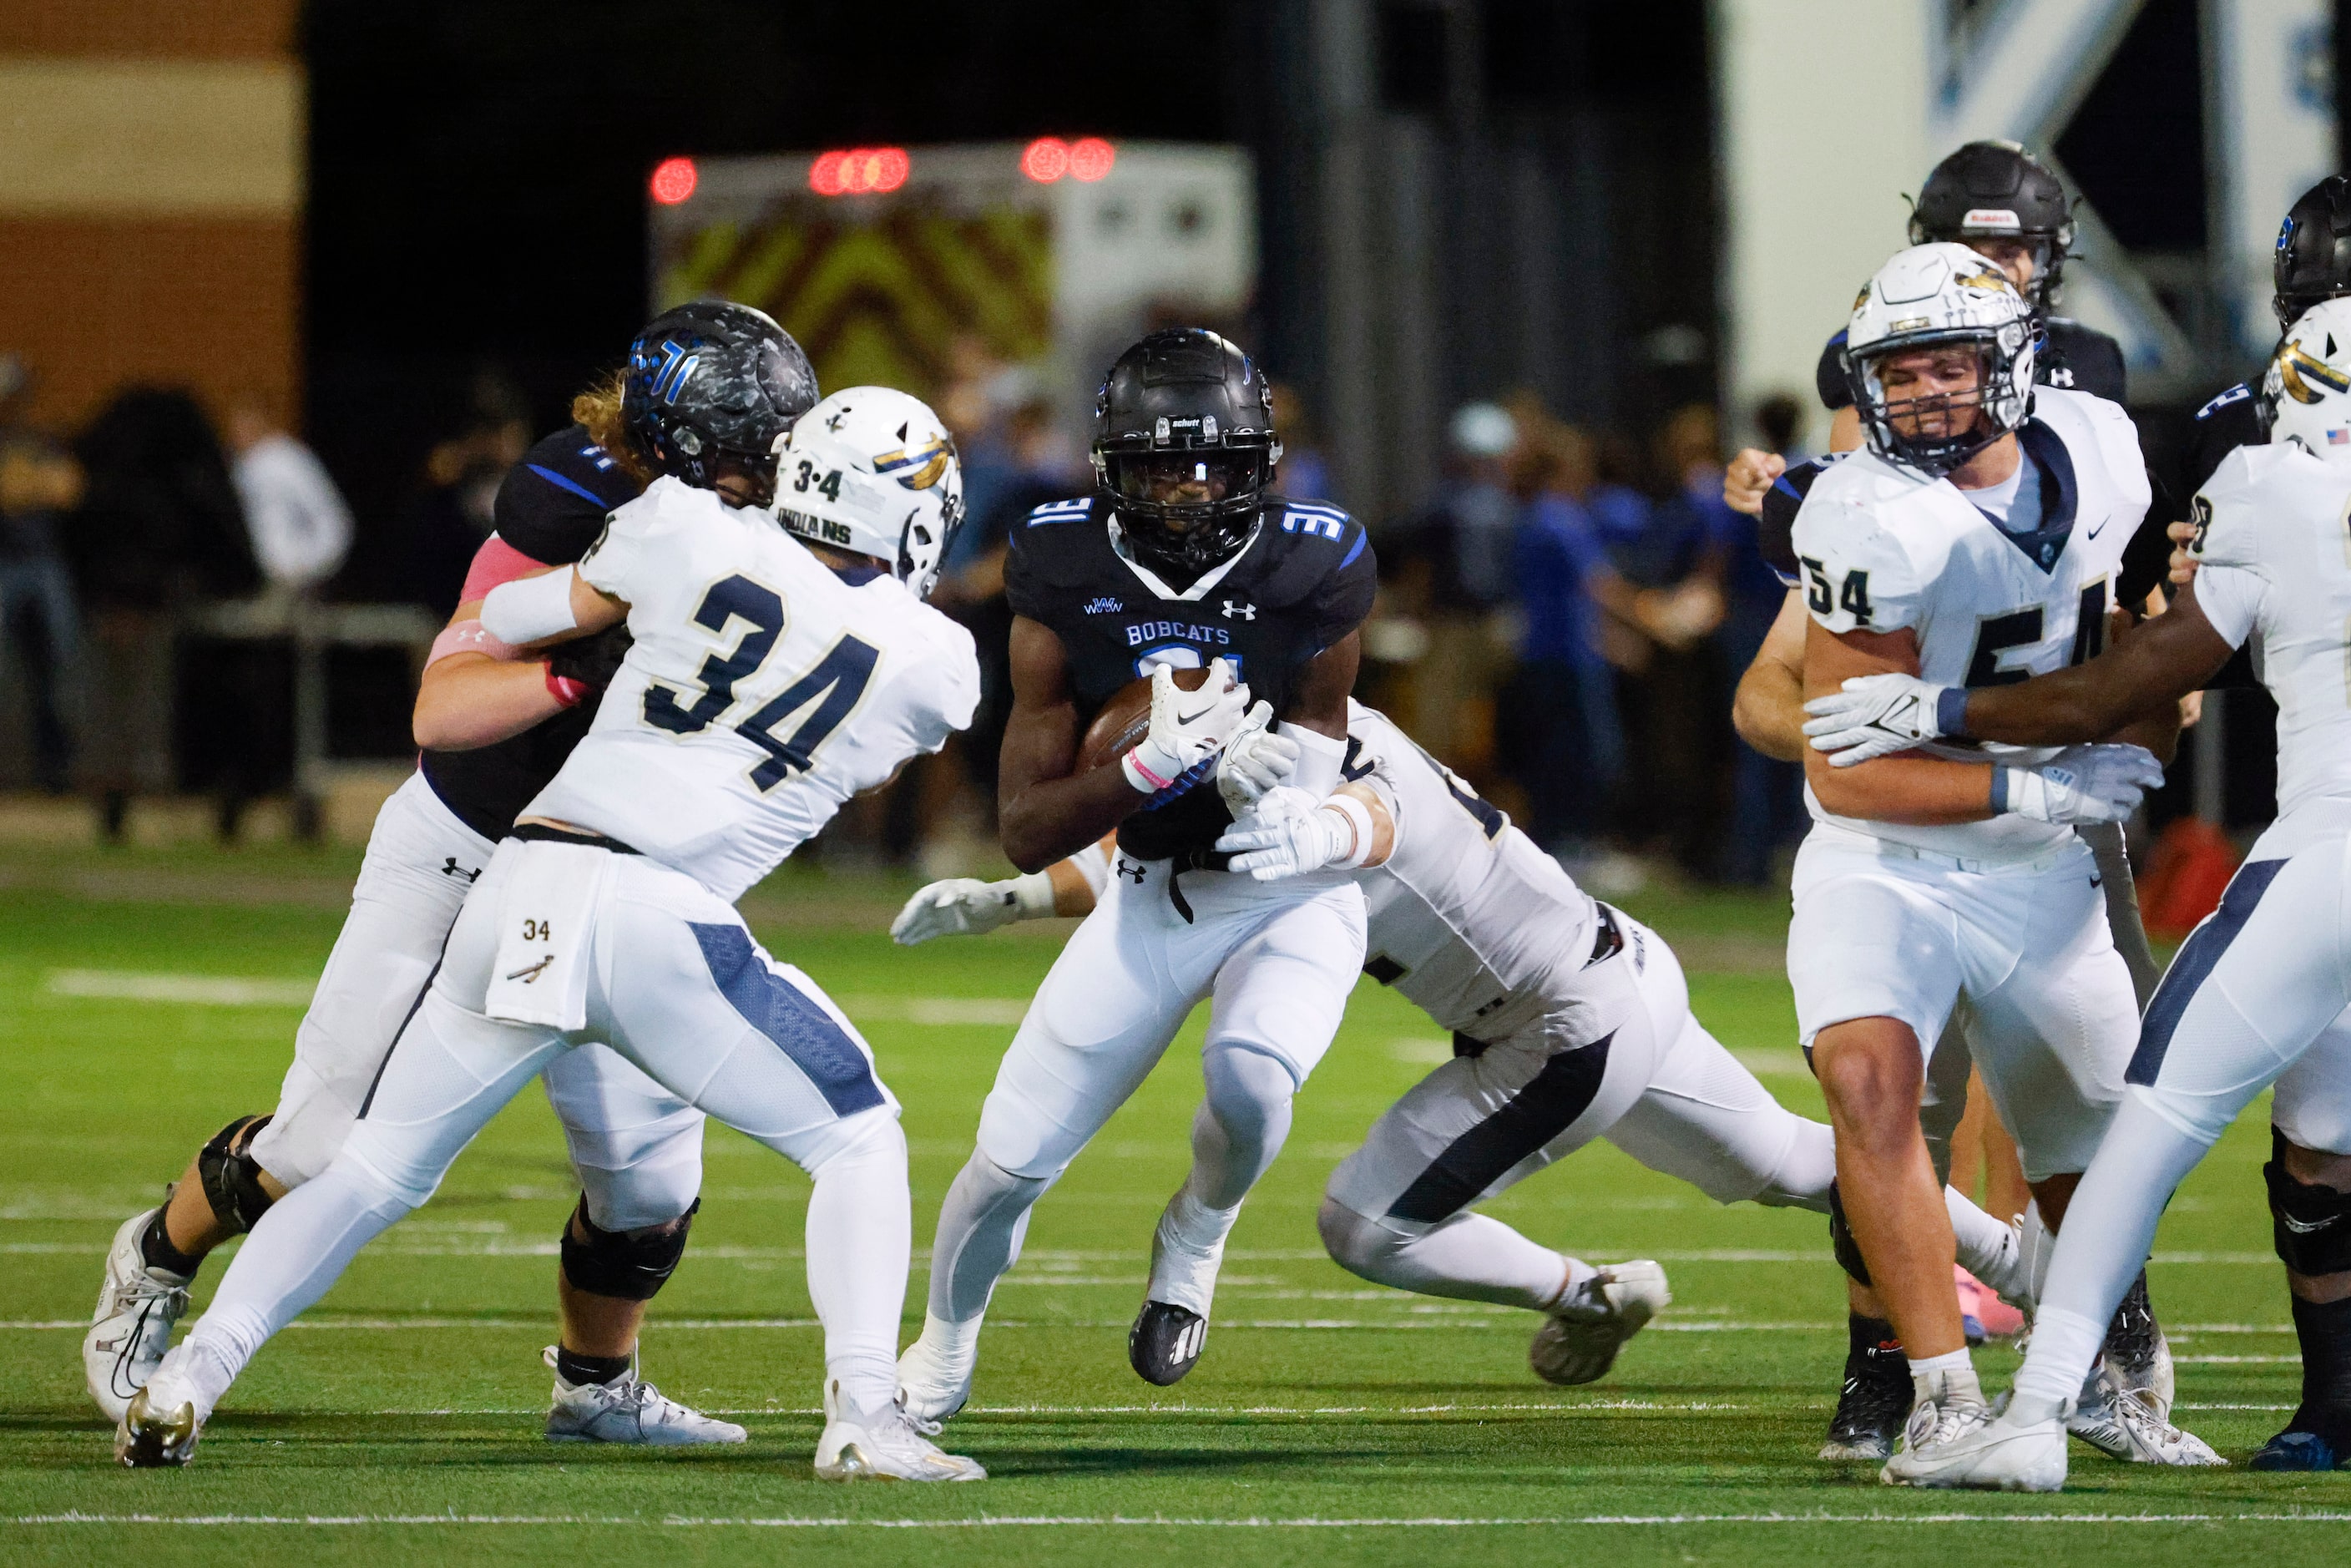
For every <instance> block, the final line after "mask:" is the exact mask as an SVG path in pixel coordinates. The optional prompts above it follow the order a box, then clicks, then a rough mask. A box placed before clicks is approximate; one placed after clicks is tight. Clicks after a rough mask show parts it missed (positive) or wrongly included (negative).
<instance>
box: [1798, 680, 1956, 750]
mask: <svg viewBox="0 0 2351 1568" xmlns="http://www.w3.org/2000/svg"><path fill="white" fill-rule="evenodd" d="M1952 693H1957V694H1958V695H1959V700H1960V701H1961V702H1962V703H1964V702H1965V701H1966V700H1967V694H1966V691H1965V690H1964V688H1960V687H1956V686H1937V685H1928V683H1926V682H1925V681H1922V680H1920V679H1919V678H1918V677H1917V676H1916V675H1902V674H1886V675H1855V677H1854V678H1853V679H1852V680H1849V681H1847V682H1845V684H1844V689H1843V690H1841V691H1834V692H1831V693H1829V694H1828V695H1826V696H1818V697H1814V698H1813V700H1812V701H1810V702H1808V703H1806V704H1805V705H1804V711H1805V712H1806V713H1808V714H1811V715H1812V718H1810V719H1808V720H1807V721H1805V724H1804V733H1805V734H1806V735H1808V736H1810V737H1812V743H1813V750H1814V751H1825V752H1828V753H1829V754H1830V756H1829V762H1830V764H1831V766H1833V767H1837V768H1852V767H1855V766H1857V765H1859V764H1861V763H1864V762H1867V761H1868V760H1870V758H1875V757H1888V756H1891V755H1893V754H1894V753H1895V752H1897V751H1908V750H1909V749H1910V748H1911V747H1917V746H1923V745H1925V744H1926V743H1927V742H1928V741H1930V740H1938V739H1940V738H1941V737H1944V736H1946V735H1949V734H1951V733H1952V732H1953V729H1955V728H1956V726H1954V727H1952V728H1946V727H1944V724H1943V722H1942V721H1943V714H1942V712H1941V710H1942V708H1943V707H1944V706H1946V702H1945V698H1946V696H1947V695H1949V694H1952Z"/></svg>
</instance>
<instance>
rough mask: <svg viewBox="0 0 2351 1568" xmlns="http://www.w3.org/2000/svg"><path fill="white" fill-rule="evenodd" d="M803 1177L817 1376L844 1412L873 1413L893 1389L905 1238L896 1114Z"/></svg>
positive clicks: (902, 1157)
mask: <svg viewBox="0 0 2351 1568" xmlns="http://www.w3.org/2000/svg"><path fill="white" fill-rule="evenodd" d="M809 1175H810V1176H811V1177H812V1178H813V1179H814V1185H813V1186H812V1187H811V1188H810V1193H809V1207H808V1226H807V1235H808V1286H809V1300H810V1303H811V1304H812V1305H814V1306H815V1308H816V1315H817V1321H818V1322H821V1323H822V1324H823V1325H824V1370H825V1376H826V1377H827V1378H828V1379H830V1380H831V1381H832V1382H833V1383H834V1384H835V1385H838V1386H839V1388H840V1390H841V1399H842V1402H843V1404H844V1406H846V1407H847V1408H850V1409H853V1410H858V1411H863V1412H868V1413H871V1412H875V1411H880V1410H882V1409H883V1408H885V1407H886V1406H889V1405H890V1404H891V1402H892V1401H893V1399H895V1398H896V1396H897V1393H898V1314H899V1312H901V1311H902V1310H903V1309H904V1306H905V1301H906V1268H907V1257H908V1253H909V1251H910V1249H911V1247H912V1242H913V1232H914V1216H913V1213H912V1207H913V1205H912V1202H911V1200H910V1199H909V1197H908V1196H907V1191H906V1135H905V1134H904V1132H903V1131H901V1130H900V1128H899V1126H898V1121H897V1118H896V1117H895V1116H890V1115H876V1116H875V1117H874V1120H873V1121H872V1122H871V1123H870V1124H868V1126H867V1128H866V1130H865V1133H864V1134H863V1135H862V1137H861V1138H859V1139H858V1140H857V1141H856V1142H855V1143H853V1144H852V1145H850V1146H849V1147H847V1148H843V1149H841V1150H839V1151H837V1152H835V1153H834V1154H832V1155H830V1156H829V1157H828V1158H827V1159H826V1160H825V1161H824V1163H823V1164H821V1165H819V1166H815V1167H814V1168H813V1169H812V1170H810V1172H809Z"/></svg>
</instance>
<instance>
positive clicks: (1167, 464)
mask: <svg viewBox="0 0 2351 1568" xmlns="http://www.w3.org/2000/svg"><path fill="white" fill-rule="evenodd" d="M1103 446H1104V448H1105V450H1103V451H1101V452H1099V453H1097V454H1096V455H1095V459H1094V462H1095V466H1096V470H1097V472H1098V473H1099V475H1100V476H1101V482H1102V488H1103V489H1104V490H1106V491H1107V492H1109V494H1110V497H1111V502H1112V505H1113V507H1114V508H1115V509H1116V511H1117V513H1118V517H1119V520H1120V522H1121V523H1122V524H1123V525H1124V528H1125V538H1126V544H1127V549H1130V550H1131V551H1133V552H1134V555H1135V557H1136V558H1137V559H1140V560H1141V561H1142V562H1143V563H1144V565H1146V566H1150V567H1152V568H1154V569H1155V570H1165V571H1167V572H1168V573H1169V574H1170V575H1181V576H1183V577H1184V578H1185V579H1186V581H1190V580H1196V579H1197V578H1198V577H1199V576H1200V575H1201V574H1202V573H1203V572H1206V571H1207V570H1210V569H1211V568H1213V567H1215V566H1217V564H1219V563H1220V562H1223V561H1226V560H1228V559H1231V558H1232V557H1233V555H1234V554H1235V553H1236V552H1238V550H1239V549H1240V548H1241V547H1242V546H1243V545H1244V544H1246V543H1247V542H1248V540H1249V529H1250V528H1251V527H1252V526H1254V524H1255V523H1256V520H1257V514H1258V510H1259V507H1261V506H1262V505H1263V501H1264V491H1265V487H1266V486H1268V485H1269V484H1270V483H1271V482H1272V478H1273V455H1274V453H1275V451H1276V450H1277V449H1276V448H1274V447H1273V446H1271V445H1270V444H1267V443H1264V442H1262V441H1259V442H1254V443H1249V444H1243V443H1241V442H1234V443H1233V444H1218V445H1216V446H1209V445H1207V444H1183V445H1170V446H1159V445H1156V444H1144V443H1143V442H1140V441H1129V442H1122V443H1109V442H1105V443H1103Z"/></svg>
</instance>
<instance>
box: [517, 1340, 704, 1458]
mask: <svg viewBox="0 0 2351 1568" xmlns="http://www.w3.org/2000/svg"><path fill="white" fill-rule="evenodd" d="M542 1359H543V1360H545V1361H546V1363H547V1364H548V1365H549V1366H550V1367H551V1366H553V1365H554V1364H555V1347H554V1346H553V1345H549V1346H548V1347H547V1349H546V1351H545V1352H544V1353H543V1354H542ZM749 1435H750V1434H748V1433H747V1432H745V1431H744V1430H743V1428H742V1427H737V1425H735V1423H734V1422H732V1421H719V1420H715V1419H713V1418H712V1417H710V1416H705V1415H704V1414H702V1412H700V1411H699V1410H694V1409H690V1408H688V1407H687V1406H684V1405H680V1404H679V1403H678V1402H677V1401H676V1400H674V1399H672V1398H670V1397H668V1396H665V1395H664V1394H663V1393H662V1391H661V1390H660V1389H658V1388H655V1387H654V1386H653V1385H652V1384H650V1383H647V1382H646V1381H645V1380H644V1379H643V1378H642V1377H639V1376H638V1375H637V1372H636V1368H635V1367H634V1366H633V1365H632V1366H631V1367H630V1369H629V1370H628V1371H627V1372H625V1373H623V1374H622V1375H620V1376H618V1377H616V1378H614V1379H612V1381H611V1382H610V1383H572V1382H569V1381H568V1380H566V1379H565V1377H564V1375H563V1374H561V1373H560V1372H559V1373H557V1374H556V1375H555V1396H554V1403H553V1404H552V1405H551V1406H549V1409H548V1412H547V1440H548V1441H549V1442H550V1443H636V1444H642V1445H643V1446H644V1447H646V1448H688V1447H691V1446H693V1445H694V1444H696V1443H739V1442H742V1441H743V1440H744V1439H745V1438H746V1437H748V1436H749Z"/></svg>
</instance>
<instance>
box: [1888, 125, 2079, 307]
mask: <svg viewBox="0 0 2351 1568" xmlns="http://www.w3.org/2000/svg"><path fill="white" fill-rule="evenodd" d="M1980 239H2021V240H2023V241H2026V242H2027V243H2028V244H2030V245H2031V246H2032V247H2033V263H2032V281H2031V282H2030V283H2029V284H2027V285H2026V286H2025V290H2024V297H2025V298H2026V299H2027V300H2029V301H2030V302H2031V303H2032V308H2033V310H2034V311H2035V312H2036V313H2038V312H2041V311H2043V310H2046V309H2047V308H2049V305H2050V303H2051V301H2053V300H2054V299H2055V298H2057V279H2058V276H2059V274H2061V273H2062V272H2064V269H2065V255H2066V252H2068V251H2069V250H2071V249H2072V248H2073V246H2074V202H2073V198H2072V197H2070V196H2068V195H2066V194H2065V186H2064V182H2062V181H2060V180H2059V179H2058V178H2057V176H2056V175H2055V174H2054V173H2053V172H2051V171H2050V168H2049V165H2047V164H2046V163H2043V162H2042V161H2041V160H2040V159H2038V158H2035V157H2034V156H2033V155H2032V153H2030V152H2026V151H2025V150H2024V149H2023V148H2022V147H2020V146H2018V145H2017V144H2016V143H2015V142H2013V141H1970V142H1969V143H1968V144H1967V145H1966V146H1965V147H1962V148H1960V149H1959V151H1958V152H1954V153H1952V154H1951V155H1950V156H1949V157H1948V158H1946V159H1944V160H1943V161H1942V162H1939V163H1938V164H1936V165H1935V167H1934V171H1933V172H1931V173H1929V174H1928V176H1927V183H1926V184H1925V185H1924V186H1923V187H1921V188H1920V190H1919V192H1918V199H1917V201H1915V202H1913V203H1912V204H1910V243H1911V244H1912V245H1928V244H1931V243H1933V242H1934V241H1936V240H1954V241H1957V242H1958V243H1959V244H1960V245H1969V244H1971V243H1972V242H1974V241H1976V240H1980Z"/></svg>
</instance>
